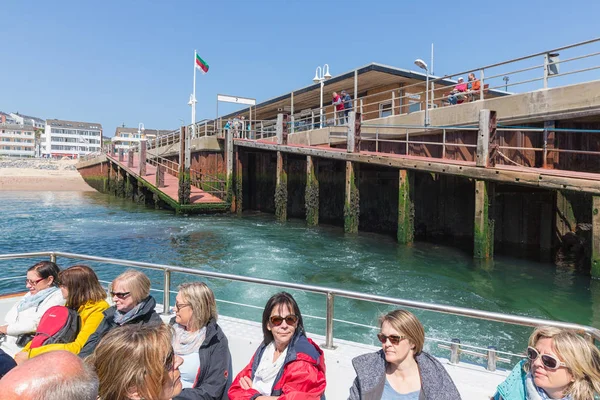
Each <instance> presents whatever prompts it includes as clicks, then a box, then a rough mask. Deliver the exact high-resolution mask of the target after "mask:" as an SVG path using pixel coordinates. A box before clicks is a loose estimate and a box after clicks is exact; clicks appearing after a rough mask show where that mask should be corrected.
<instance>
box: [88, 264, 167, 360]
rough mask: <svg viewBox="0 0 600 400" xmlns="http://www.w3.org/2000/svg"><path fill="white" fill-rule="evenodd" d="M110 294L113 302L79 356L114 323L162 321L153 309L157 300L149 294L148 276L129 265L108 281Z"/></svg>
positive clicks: (92, 347) (96, 341)
mask: <svg viewBox="0 0 600 400" xmlns="http://www.w3.org/2000/svg"><path fill="white" fill-rule="evenodd" d="M110 295H111V296H112V298H113V301H114V303H115V305H114V306H112V307H110V308H109V309H107V310H106V311H104V319H103V320H102V323H100V325H99V326H98V329H96V332H94V333H93V334H92V336H90V338H89V339H88V341H87V343H86V344H85V346H83V349H81V352H80V353H79V357H87V356H89V355H90V354H92V352H93V351H94V349H95V348H96V346H97V345H98V342H100V339H102V337H103V336H104V335H106V333H108V331H110V330H111V329H113V328H116V327H117V326H122V325H127V324H135V325H160V324H162V320H161V319H160V316H159V315H158V314H157V313H156V311H154V307H156V300H154V297H152V296H150V279H149V278H148V277H147V276H146V274H144V273H143V272H140V271H136V270H133V269H131V270H128V271H125V272H123V273H122V274H121V275H119V276H117V277H116V278H115V280H113V281H112V283H111V285H110Z"/></svg>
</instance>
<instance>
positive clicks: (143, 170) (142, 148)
mask: <svg viewBox="0 0 600 400" xmlns="http://www.w3.org/2000/svg"><path fill="white" fill-rule="evenodd" d="M140 176H142V177H144V176H146V141H145V140H140Z"/></svg>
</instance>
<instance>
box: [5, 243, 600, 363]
mask: <svg viewBox="0 0 600 400" xmlns="http://www.w3.org/2000/svg"><path fill="white" fill-rule="evenodd" d="M38 257H48V258H49V259H50V261H53V262H56V260H57V258H58V257H63V258H68V259H75V260H86V261H95V262H101V263H106V264H114V265H120V266H128V267H138V268H146V269H151V270H157V271H162V272H163V274H164V286H163V289H162V293H163V296H164V297H163V310H164V313H165V314H168V313H169V312H170V296H169V294H170V293H174V292H172V291H171V274H172V273H173V272H175V273H183V274H189V275H195V276H202V277H205V278H215V279H224V280H228V281H234V282H246V283H254V284H259V285H265V286H272V287H279V288H287V289H295V290H302V291H305V292H311V293H318V294H322V295H324V296H325V297H326V310H327V312H326V317H324V318H323V317H315V318H318V319H325V324H326V328H325V331H326V332H325V344H324V347H325V348H327V349H333V348H334V343H333V328H334V322H344V323H345V322H348V321H343V320H339V319H335V318H334V300H335V298H336V297H342V298H348V299H355V300H362V301H367V302H373V303H382V304H389V305H394V306H401V307H409V308H413V309H418V310H424V311H433V312H437V313H444V314H452V315H457V316H462V317H469V318H474V319H479V320H486V321H494V322H501V323H507V324H512V325H520V326H528V327H537V326H544V325H545V326H554V327H557V328H563V329H571V330H574V331H576V332H578V333H579V334H581V335H583V336H584V337H585V338H586V339H587V340H589V341H590V342H591V343H594V344H598V343H600V329H597V328H594V327H591V326H586V325H580V324H575V323H570V322H562V321H552V320H545V319H540V318H532V317H524V316H519V315H511V314H503V313H498V312H491V311H482V310H476V309H472V308H465V307H455V306H449V305H444V304H435V303H426V302H421V301H414V300H406V299H399V298H394V297H387V296H379V295H374V294H368V293H360V292H354V291H349V290H342V289H335V288H329V287H323V286H316V285H305V284H300V283H292V282H283V281H275V280H270V279H263V278H254V277H249V276H241V275H233V274H225V273H221V272H212V271H203V270H197V269H191V268H183V267H177V266H172V265H166V264H154V263H147V262H140V261H131V260H123V259H117V258H109V257H97V256H90V255H85V254H75V253H66V252H58V251H57V252H51V251H49V252H34V253H16V254H0V261H2V260H14V259H24V258H38ZM8 279H13V278H8ZM236 304H237V303H236ZM353 324H356V323H353ZM360 325H361V326H365V327H368V328H371V326H369V325H362V324H360ZM430 340H434V341H436V342H442V343H444V344H442V345H438V346H439V347H440V348H444V349H449V350H451V357H450V360H451V362H454V363H458V361H459V358H460V354H461V353H464V354H469V355H472V356H476V357H482V358H486V359H487V362H488V369H491V370H494V369H495V364H496V361H504V362H506V361H507V360H503V359H501V358H499V357H498V354H506V355H510V356H514V355H515V354H514V353H509V352H502V351H498V350H496V349H495V348H493V347H489V348H487V349H485V348H481V347H477V346H470V345H465V344H461V343H460V341H457V340H456V339H454V340H452V341H451V342H448V341H442V340H439V339H430ZM446 344H447V345H449V346H446ZM464 348H467V349H473V350H480V351H481V350H484V351H487V353H486V352H484V353H481V352H477V351H473V350H465V349H464Z"/></svg>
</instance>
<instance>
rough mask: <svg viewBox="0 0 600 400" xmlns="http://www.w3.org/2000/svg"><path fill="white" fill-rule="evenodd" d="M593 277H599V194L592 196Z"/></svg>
mask: <svg viewBox="0 0 600 400" xmlns="http://www.w3.org/2000/svg"><path fill="white" fill-rule="evenodd" d="M591 274H592V277H593V278H600V196H593V197H592V268H591Z"/></svg>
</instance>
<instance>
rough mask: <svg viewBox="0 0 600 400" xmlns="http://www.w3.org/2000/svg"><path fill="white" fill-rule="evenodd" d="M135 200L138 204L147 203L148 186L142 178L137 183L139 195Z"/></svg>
mask: <svg viewBox="0 0 600 400" xmlns="http://www.w3.org/2000/svg"><path fill="white" fill-rule="evenodd" d="M135 200H136V202H137V203H138V204H146V188H145V187H144V184H143V183H142V181H141V180H138V183H137V196H136V199H135Z"/></svg>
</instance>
